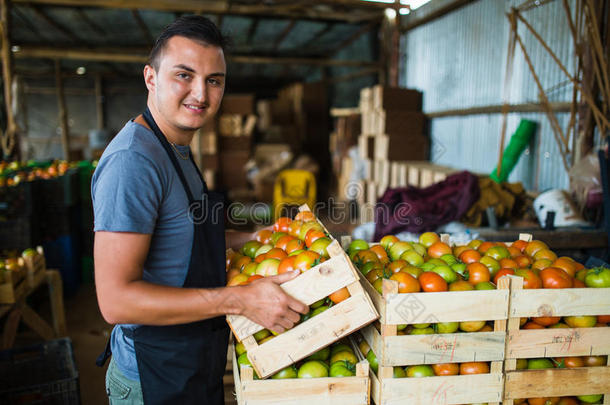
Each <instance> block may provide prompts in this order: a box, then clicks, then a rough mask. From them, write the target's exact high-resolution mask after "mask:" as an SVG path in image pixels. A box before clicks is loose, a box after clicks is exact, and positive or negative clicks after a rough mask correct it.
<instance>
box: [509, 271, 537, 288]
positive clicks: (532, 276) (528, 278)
mask: <svg viewBox="0 0 610 405" xmlns="http://www.w3.org/2000/svg"><path fill="white" fill-rule="evenodd" d="M515 275H516V276H519V277H523V288H524V289H526V290H529V289H533V288H542V280H541V279H540V277H538V275H536V273H534V272H533V271H532V270H530V269H518V270H516V271H515Z"/></svg>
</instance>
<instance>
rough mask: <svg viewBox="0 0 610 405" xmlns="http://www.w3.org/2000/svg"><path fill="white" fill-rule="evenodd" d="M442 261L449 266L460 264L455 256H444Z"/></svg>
mask: <svg viewBox="0 0 610 405" xmlns="http://www.w3.org/2000/svg"><path fill="white" fill-rule="evenodd" d="M440 259H441V260H442V261H444V262H445V263H447V265H449V266H451V265H453V264H456V263H457V262H458V260H457V259H456V258H455V256H454V255H442V256H441V257H440Z"/></svg>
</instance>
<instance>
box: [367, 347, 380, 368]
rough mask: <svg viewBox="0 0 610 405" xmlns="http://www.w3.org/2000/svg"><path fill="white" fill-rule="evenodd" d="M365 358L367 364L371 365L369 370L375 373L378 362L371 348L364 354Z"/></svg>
mask: <svg viewBox="0 0 610 405" xmlns="http://www.w3.org/2000/svg"><path fill="white" fill-rule="evenodd" d="M366 359H367V361H368V362H369V365H370V366H371V370H373V372H374V373H375V374H377V369H378V368H379V363H378V362H377V356H375V353H373V350H372V349H371V350H369V352H368V353H367V354H366Z"/></svg>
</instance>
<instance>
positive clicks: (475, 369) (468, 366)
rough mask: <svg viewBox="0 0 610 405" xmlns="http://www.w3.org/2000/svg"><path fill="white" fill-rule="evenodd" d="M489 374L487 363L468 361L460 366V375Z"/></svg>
mask: <svg viewBox="0 0 610 405" xmlns="http://www.w3.org/2000/svg"><path fill="white" fill-rule="evenodd" d="M487 373H489V363H485V362H482V361H470V362H466V363H461V364H460V374H462V375H470V374H487Z"/></svg>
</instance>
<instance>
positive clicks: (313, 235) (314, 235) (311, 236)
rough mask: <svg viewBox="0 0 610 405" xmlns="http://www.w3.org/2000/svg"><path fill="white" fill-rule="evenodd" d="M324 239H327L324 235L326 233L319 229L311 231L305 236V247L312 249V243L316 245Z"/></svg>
mask: <svg viewBox="0 0 610 405" xmlns="http://www.w3.org/2000/svg"><path fill="white" fill-rule="evenodd" d="M324 237H326V234H324V232H322V231H320V230H318V229H310V230H309V231H307V234H306V235H305V246H307V247H310V246H311V245H312V243H314V242H315V241H316V240H318V239H320V238H324Z"/></svg>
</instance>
